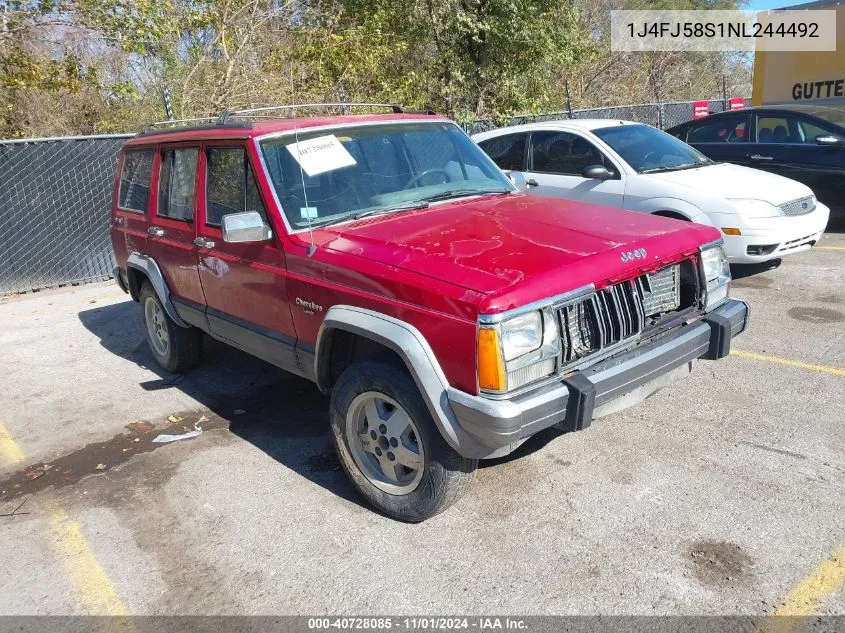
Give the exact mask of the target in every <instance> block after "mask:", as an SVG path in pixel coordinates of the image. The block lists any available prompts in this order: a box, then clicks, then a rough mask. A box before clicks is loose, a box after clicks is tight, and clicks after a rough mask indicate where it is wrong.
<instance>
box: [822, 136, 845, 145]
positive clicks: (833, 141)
mask: <svg viewBox="0 0 845 633" xmlns="http://www.w3.org/2000/svg"><path fill="white" fill-rule="evenodd" d="M816 145H845V139H841V138H839V137H838V136H834V135H833V134H822V135H821V136H817V137H816Z"/></svg>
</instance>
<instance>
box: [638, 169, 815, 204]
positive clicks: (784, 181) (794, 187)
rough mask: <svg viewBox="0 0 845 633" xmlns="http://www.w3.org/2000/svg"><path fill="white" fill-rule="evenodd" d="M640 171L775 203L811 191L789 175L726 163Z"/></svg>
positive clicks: (693, 186)
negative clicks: (677, 169) (665, 170)
mask: <svg viewBox="0 0 845 633" xmlns="http://www.w3.org/2000/svg"><path fill="white" fill-rule="evenodd" d="M643 175H644V176H647V177H648V178H654V179H656V180H660V181H663V182H671V183H675V184H678V185H683V186H685V187H689V188H690V189H695V190H697V191H700V192H701V193H704V194H707V195H709V196H718V197H720V198H744V199H749V200H765V201H766V202H770V203H771V204H773V205H775V206H778V205H781V204H783V203H785V202H791V201H793V200H797V199H798V198H803V197H805V196H810V195H812V193H813V192H812V191H810V189H809V188H808V187H807V186H806V185H803V184H801V183H800V182H796V181H794V180H790V179H789V178H784V177H783V176H778V175H777V174H772V173H769V172H767V171H762V170H760V169H752V168H751V167H742V166H741V165H731V164H729V163H720V164H718V165H708V166H706V167H699V168H697V169H682V170H679V171H667V172H664V173H660V174H643Z"/></svg>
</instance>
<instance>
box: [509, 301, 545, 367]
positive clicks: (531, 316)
mask: <svg viewBox="0 0 845 633" xmlns="http://www.w3.org/2000/svg"><path fill="white" fill-rule="evenodd" d="M542 343H543V316H542V315H541V314H540V313H539V312H529V313H528V314H523V315H522V316H518V317H516V318H513V319H510V320H509V321H505V322H504V323H503V324H502V351H503V352H504V354H505V360H506V361H507V360H513V359H514V358H517V357H518V356H522V355H523V354H527V353H528V352H533V351H534V350H535V349H538V348H539V347H540V345H542Z"/></svg>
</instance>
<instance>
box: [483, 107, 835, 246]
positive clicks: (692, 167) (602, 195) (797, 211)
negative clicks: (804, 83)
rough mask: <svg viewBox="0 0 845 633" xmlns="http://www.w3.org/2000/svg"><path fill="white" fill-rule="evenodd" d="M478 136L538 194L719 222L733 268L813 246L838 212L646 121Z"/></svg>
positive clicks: (545, 126)
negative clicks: (712, 156) (715, 157)
mask: <svg viewBox="0 0 845 633" xmlns="http://www.w3.org/2000/svg"><path fill="white" fill-rule="evenodd" d="M472 138H473V140H474V141H476V142H477V143H478V144H479V145H480V146H481V148H482V149H483V150H484V151H485V152H487V154H488V155H489V156H490V157H491V158H492V159H493V160H494V161H495V162H496V163H497V164H498V165H499V167H501V168H502V169H504V170H506V171H512V172H524V174H525V178H526V180H527V183H526V184H527V186H528V190H529V191H530V192H531V193H534V194H537V195H540V196H551V197H557V198H568V199H573V200H583V201H584V202H591V203H594V204H601V205H605V206H610V207H618V208H620V209H627V210H629V211H642V212H645V213H654V214H657V215H665V216H668V217H672V218H677V219H680V220H690V221H692V222H698V223H700V224H709V225H711V226H715V227H716V228H718V229H719V230H720V231H721V232H722V234H723V236H724V241H725V250H726V252H727V255H728V259H729V260H730V261H731V262H732V263H755V262H764V261H767V260H770V259H775V258H778V257H782V256H783V255H787V254H790V253H797V252H800V251H803V250H807V249H809V248H811V247H812V246H813V245H814V244H816V243H817V242H818V241H819V239H820V238H821V236H822V233H823V232H824V229H825V227H826V226H827V219H828V215H829V213H830V210H829V209H828V208H827V207H826V206H825V205H823V204H822V203H820V202H818V201H817V200H816V198H815V196H814V195H813V192H812V191H810V189H808V188H807V186H806V185H803V184H801V183H799V182H796V181H794V180H790V179H788V178H784V177H782V176H777V175H775V174H770V173H768V172H764V171H760V170H758V169H751V168H749V167H741V166H739V165H731V164H728V163H715V162H713V161H712V160H710V159H709V158H707V157H706V156H704V155H703V154H702V153H701V152H699V151H697V150H695V149H693V148H692V147H690V146H689V145H687V144H686V143H684V142H682V141H680V140H678V139H676V138H675V137H673V136H670V135H669V134H666V133H665V132H661V131H660V130H657V129H655V128H653V127H651V126H648V125H643V124H641V123H632V122H630V121H611V120H606V119H580V120H578V119H576V120H567V121H549V122H544V123H532V124H529V125H518V126H513V127H506V128H500V129H497V130H491V131H490V132H483V133H481V134H475V135H474V136H473V137H472ZM512 177H513V176H512Z"/></svg>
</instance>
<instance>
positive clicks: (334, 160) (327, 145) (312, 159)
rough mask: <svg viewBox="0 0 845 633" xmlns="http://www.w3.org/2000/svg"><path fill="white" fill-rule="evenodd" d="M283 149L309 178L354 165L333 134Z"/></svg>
mask: <svg viewBox="0 0 845 633" xmlns="http://www.w3.org/2000/svg"><path fill="white" fill-rule="evenodd" d="M285 147H286V148H287V150H288V151H289V152H290V154H291V156H293V158H294V160H296V162H298V163H299V164H300V166H301V167H302V171H304V172H305V173H306V174H308V175H309V176H317V175H319V174H324V173H326V172H327V171H334V170H336V169H341V168H342V167H350V166H352V165H354V164H355V159H354V158H352V154H350V153H349V152H347V151H346V148H345V147H344V146H343V145H341V143H340V141H339V140H337V137H336V136H335V135H334V134H328V135H326V136H318V137H317V138H312V139H308V140H307V141H300V142H299V143H291V144H290V145H285Z"/></svg>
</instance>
